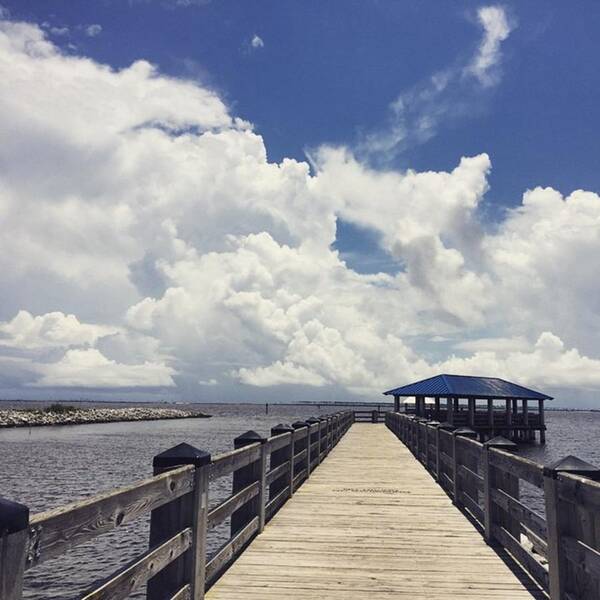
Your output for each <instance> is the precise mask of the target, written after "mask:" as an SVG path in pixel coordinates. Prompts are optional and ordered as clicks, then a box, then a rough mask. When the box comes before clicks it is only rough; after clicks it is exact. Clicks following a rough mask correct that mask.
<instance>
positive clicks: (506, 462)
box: [490, 448, 544, 488]
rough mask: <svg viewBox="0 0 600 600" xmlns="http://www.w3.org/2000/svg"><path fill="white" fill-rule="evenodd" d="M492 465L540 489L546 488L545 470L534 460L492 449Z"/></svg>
mask: <svg viewBox="0 0 600 600" xmlns="http://www.w3.org/2000/svg"><path fill="white" fill-rule="evenodd" d="M490 464H491V465H492V466H494V467H496V468H497V469H501V470H502V471H505V472H506V473H510V474H511V475H515V476H516V477H518V478H519V479H523V480H525V481H527V482H528V483H531V485H534V486H536V487H538V488H543V487H544V468H543V466H542V465H540V464H538V463H535V462H533V461H532V460H529V459H527V458H523V457H522V456H515V455H514V454H511V453H510V452H506V451H505V450H499V449H498V448H492V449H490Z"/></svg>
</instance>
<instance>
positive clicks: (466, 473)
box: [458, 465, 483, 490]
mask: <svg viewBox="0 0 600 600" xmlns="http://www.w3.org/2000/svg"><path fill="white" fill-rule="evenodd" d="M458 474H459V475H460V476H461V477H463V478H464V479H467V480H468V481H470V482H471V483H472V484H474V485H475V487H476V488H477V489H478V490H483V477H482V476H481V475H479V473H475V471H472V470H471V469H469V467H466V466H465V465H460V466H459V467H458Z"/></svg>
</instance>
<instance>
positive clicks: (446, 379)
mask: <svg viewBox="0 0 600 600" xmlns="http://www.w3.org/2000/svg"><path fill="white" fill-rule="evenodd" d="M384 395H386V396H431V397H435V396H440V397H446V396H457V397H459V398H518V399H525V400H552V397H551V396H546V394H541V393H540V392H536V391H535V390H530V389H528V388H526V387H523V386H521V385H517V384H516V383H511V382H510V381H506V380H504V379H499V378H498V377H473V376H471V375H436V376H435V377H430V378H429V379H423V380H422V381H417V382H415V383H409V384H408V385H403V386H402V387H399V388H395V389H393V390H388V391H387V392H384Z"/></svg>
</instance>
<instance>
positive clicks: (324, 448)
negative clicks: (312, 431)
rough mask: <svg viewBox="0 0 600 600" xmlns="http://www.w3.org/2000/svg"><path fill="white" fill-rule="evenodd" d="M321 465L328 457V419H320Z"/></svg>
mask: <svg viewBox="0 0 600 600" xmlns="http://www.w3.org/2000/svg"><path fill="white" fill-rule="evenodd" d="M319 421H320V422H321V423H320V425H319V464H321V460H322V458H325V456H327V417H319Z"/></svg>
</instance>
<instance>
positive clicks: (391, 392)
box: [382, 390, 554, 400]
mask: <svg viewBox="0 0 600 600" xmlns="http://www.w3.org/2000/svg"><path fill="white" fill-rule="evenodd" d="M382 395H383V396H398V397H400V398H413V397H414V396H415V395H416V396H423V397H424V398H466V399H468V398H475V399H476V400H554V398H553V397H552V396H544V397H543V398H540V397H539V396H491V395H487V396H486V395H485V394H414V393H413V394H404V393H395V392H394V390H389V391H387V392H383V393H382Z"/></svg>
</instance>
